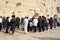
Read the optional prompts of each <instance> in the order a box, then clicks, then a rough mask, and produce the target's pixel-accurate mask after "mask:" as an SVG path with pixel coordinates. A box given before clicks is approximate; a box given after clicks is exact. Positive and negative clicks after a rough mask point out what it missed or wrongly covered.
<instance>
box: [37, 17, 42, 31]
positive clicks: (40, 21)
mask: <svg viewBox="0 0 60 40" xmlns="http://www.w3.org/2000/svg"><path fill="white" fill-rule="evenodd" d="M38 30H39V32H41V31H42V19H41V16H39V18H38Z"/></svg>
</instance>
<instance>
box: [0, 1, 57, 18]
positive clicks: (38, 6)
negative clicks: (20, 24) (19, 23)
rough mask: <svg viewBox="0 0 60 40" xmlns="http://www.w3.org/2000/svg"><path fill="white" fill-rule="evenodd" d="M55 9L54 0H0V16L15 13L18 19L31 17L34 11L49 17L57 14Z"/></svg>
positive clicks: (55, 3)
mask: <svg viewBox="0 0 60 40" xmlns="http://www.w3.org/2000/svg"><path fill="white" fill-rule="evenodd" d="M56 7H57V1H56V0H0V15H1V16H11V15H12V12H15V15H16V16H19V17H25V16H29V17H32V16H33V15H34V13H35V11H36V12H37V13H39V15H41V16H42V15H44V16H47V15H49V17H50V16H53V15H55V14H57V10H56Z"/></svg>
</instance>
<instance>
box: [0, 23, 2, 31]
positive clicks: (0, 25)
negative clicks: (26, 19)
mask: <svg viewBox="0 0 60 40" xmlns="http://www.w3.org/2000/svg"><path fill="white" fill-rule="evenodd" d="M1 30H2V24H1V23H0V31H1Z"/></svg>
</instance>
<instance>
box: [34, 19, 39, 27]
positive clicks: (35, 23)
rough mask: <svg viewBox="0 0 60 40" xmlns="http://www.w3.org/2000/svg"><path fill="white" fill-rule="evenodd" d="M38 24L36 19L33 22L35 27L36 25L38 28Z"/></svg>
mask: <svg viewBox="0 0 60 40" xmlns="http://www.w3.org/2000/svg"><path fill="white" fill-rule="evenodd" d="M37 23H38V19H36V18H35V19H34V20H33V25H34V26H37Z"/></svg>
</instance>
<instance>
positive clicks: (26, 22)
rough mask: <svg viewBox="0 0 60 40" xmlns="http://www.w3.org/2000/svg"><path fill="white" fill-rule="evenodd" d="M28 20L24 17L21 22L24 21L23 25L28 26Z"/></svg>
mask: <svg viewBox="0 0 60 40" xmlns="http://www.w3.org/2000/svg"><path fill="white" fill-rule="evenodd" d="M28 22H29V20H28V19H27V18H25V19H24V20H23V23H24V25H25V26H28Z"/></svg>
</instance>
